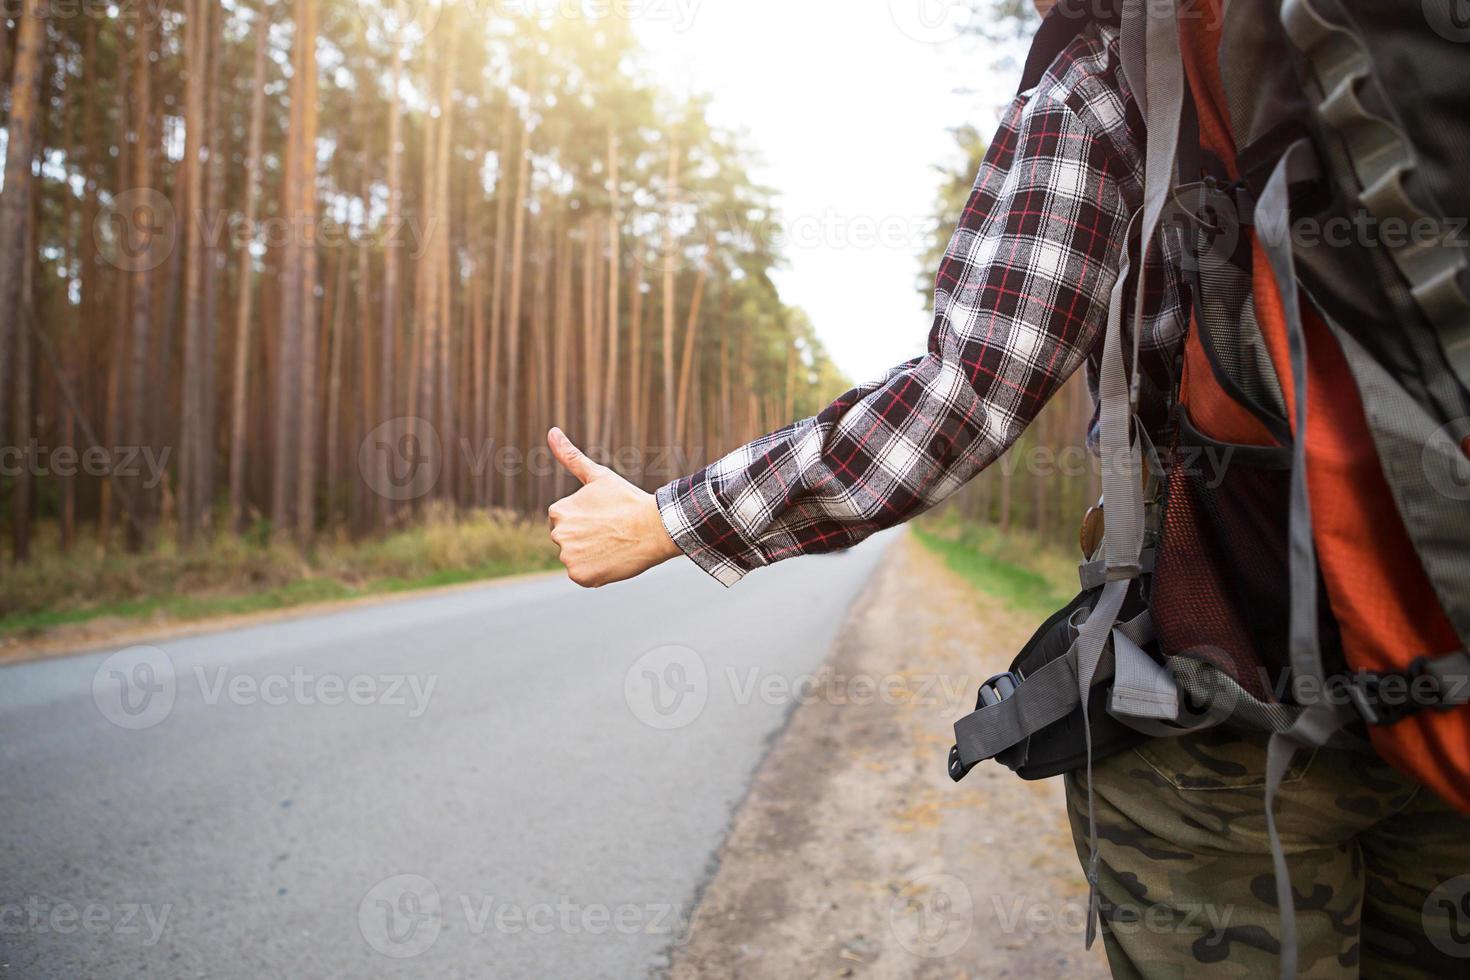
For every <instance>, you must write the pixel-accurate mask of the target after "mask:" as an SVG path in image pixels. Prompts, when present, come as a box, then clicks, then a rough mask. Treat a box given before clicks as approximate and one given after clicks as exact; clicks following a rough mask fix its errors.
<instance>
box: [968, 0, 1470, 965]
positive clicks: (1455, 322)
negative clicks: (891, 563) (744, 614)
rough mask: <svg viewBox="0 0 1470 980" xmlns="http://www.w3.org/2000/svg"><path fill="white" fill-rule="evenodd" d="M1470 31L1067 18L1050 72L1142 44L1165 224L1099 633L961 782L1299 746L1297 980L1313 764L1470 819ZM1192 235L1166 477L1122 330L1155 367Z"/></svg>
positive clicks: (984, 745) (1276, 766) (1284, 901)
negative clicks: (1098, 43) (1242, 740)
mask: <svg viewBox="0 0 1470 980" xmlns="http://www.w3.org/2000/svg"><path fill="white" fill-rule="evenodd" d="M1454 3H1455V0H1423V3H1422V5H1421V4H1412V5H1405V4H1383V3H1373V2H1370V0H1284V2H1278V0H1123V2H1122V3H1121V4H1120V5H1117V6H1114V7H1111V8H1109V7H1104V8H1101V9H1100V8H1098V7H1097V6H1096V5H1095V4H1094V5H1093V6H1092V7H1091V8H1090V9H1088V10H1085V11H1084V10H1083V9H1082V7H1083V4H1081V3H1076V4H1069V3H1066V2H1065V0H1064V2H1063V3H1060V4H1059V5H1058V7H1057V8H1055V9H1054V10H1053V11H1052V12H1051V13H1050V14H1049V15H1048V17H1047V20H1046V22H1045V23H1044V24H1043V27H1042V30H1041V31H1040V32H1039V33H1038V36H1037V42H1036V46H1035V47H1034V48H1033V52H1032V56H1031V57H1030V58H1028V63H1027V70H1028V73H1031V72H1033V71H1035V66H1036V65H1037V64H1040V65H1042V67H1043V68H1044V66H1045V64H1047V63H1049V62H1050V59H1051V58H1052V57H1055V55H1056V53H1057V52H1059V51H1060V50H1061V47H1062V46H1064V45H1065V44H1066V42H1067V41H1069V40H1070V38H1071V36H1073V35H1075V33H1076V31H1077V30H1079V29H1080V28H1081V26H1082V25H1083V24H1085V23H1086V22H1087V20H1088V19H1089V18H1093V17H1097V16H1104V17H1109V18H1111V17H1114V16H1116V17H1117V19H1118V23H1119V24H1120V33H1121V54H1122V62H1123V72H1124V76H1125V78H1126V80H1127V82H1128V85H1129V88H1130V89H1131V90H1132V91H1133V93H1134V95H1135V100H1136V101H1137V103H1138V105H1139V110H1140V112H1141V113H1142V114H1143V116H1144V119H1145V121H1146V127H1145V128H1146V132H1147V139H1148V145H1147V148H1146V151H1145V180H1144V202H1143V205H1142V207H1141V209H1140V210H1139V212H1138V214H1137V215H1135V217H1134V225H1135V227H1134V228H1133V229H1132V230H1131V231H1130V240H1133V239H1134V238H1135V237H1136V241H1137V243H1138V245H1136V246H1132V247H1130V248H1129V249H1127V250H1125V253H1124V256H1125V257H1124V268H1123V270H1122V272H1121V273H1120V275H1119V277H1118V280H1117V285H1116V286H1115V288H1114V292H1113V296H1112V302H1111V305H1110V310H1109V322H1108V327H1107V332H1106V334H1105V339H1104V347H1103V355H1102V363H1101V369H1100V380H1099V390H1098V394H1099V405H1100V407H1099V423H1098V427H1099V433H1100V443H1101V457H1102V466H1103V505H1102V511H1103V515H1104V520H1103V523H1104V532H1103V540H1102V543H1101V545H1100V546H1099V548H1098V550H1097V551H1096V552H1095V553H1094V554H1092V555H1090V556H1089V560H1088V561H1086V562H1085V563H1084V565H1083V567H1082V579H1083V585H1084V590H1085V591H1084V595H1085V596H1086V597H1087V598H1086V600H1085V602H1084V603H1083V605H1084V606H1085V607H1086V609H1087V610H1088V611H1087V613H1086V614H1085V616H1084V617H1079V616H1076V615H1072V616H1071V617H1070V618H1069V619H1068V620H1066V621H1064V622H1062V623H1060V625H1058V624H1057V623H1051V624H1049V627H1048V628H1047V629H1045V630H1043V631H1041V632H1039V633H1038V636H1037V637H1036V638H1034V639H1033V641H1032V643H1031V644H1028V646H1027V648H1026V649H1025V650H1023V652H1022V655H1021V657H1018V658H1017V663H1016V664H1013V666H1012V670H1011V671H1009V672H1008V673H1007V675H1004V676H1005V680H1004V681H1003V683H1002V684H1001V685H1000V687H1001V688H1003V689H1004V690H1005V691H1006V692H1007V693H1006V696H1003V697H1001V696H997V695H998V692H997V688H996V686H995V685H994V684H992V683H990V682H987V684H986V685H982V692H981V694H982V697H981V701H980V703H978V704H977V710H976V711H975V712H974V713H973V714H971V715H968V716H966V717H965V718H963V719H961V720H960V721H959V722H958V723H957V724H956V726H955V734H956V745H955V747H954V748H953V749H951V752H950V774H951V776H952V777H954V778H955V779H959V778H961V777H962V776H963V775H964V773H965V772H966V771H968V769H969V768H970V767H971V766H973V765H974V764H976V763H977V762H979V761H982V760H984V759H988V758H992V757H997V756H1000V757H1001V759H1002V761H1004V762H1005V763H1006V764H1008V765H1011V767H1012V768H1015V769H1017V770H1018V771H1021V772H1022V773H1023V775H1025V774H1027V772H1026V771H1027V768H1028V761H1027V760H1028V757H1029V756H1030V755H1031V753H1032V752H1039V753H1040V754H1041V755H1042V756H1043V757H1056V758H1067V759H1072V758H1073V757H1075V759H1076V760H1077V766H1076V767H1077V768H1081V767H1083V766H1085V767H1087V769H1088V775H1089V779H1088V783H1089V786H1090V784H1091V778H1090V776H1091V772H1090V769H1091V764H1092V761H1093V760H1094V759H1095V758H1098V757H1100V755H1098V754H1097V752H1096V751H1095V750H1097V749H1102V748H1106V749H1107V750H1109V751H1116V750H1117V749H1118V747H1119V746H1124V747H1126V745H1127V744H1130V743H1129V740H1128V739H1124V738H1119V737H1118V735H1117V731H1116V726H1117V725H1119V724H1121V725H1123V726H1125V727H1127V728H1130V729H1132V730H1134V731H1135V732H1137V733H1138V737H1140V738H1141V737H1145V736H1159V735H1170V734H1181V733H1184V732H1188V731H1195V730H1198V729H1199V728H1202V727H1206V726H1209V725H1217V724H1225V723H1229V724H1232V725H1244V726H1249V727H1253V728H1257V729H1264V730H1266V731H1269V732H1271V739H1270V748H1269V750H1268V760H1267V771H1268V779H1267V791H1266V808H1267V819H1268V826H1269V829H1270V831H1271V839H1272V844H1273V855H1274V857H1275V864H1276V878H1277V898H1278V904H1279V907H1280V909H1281V915H1282V950H1283V955H1282V972H1283V975H1286V976H1289V975H1293V974H1294V973H1295V941H1294V931H1295V929H1294V916H1293V913H1292V892H1291V888H1290V882H1289V880H1288V875H1287V869H1286V864H1285V858H1284V855H1283V853H1282V851H1281V848H1280V845H1279V840H1278V839H1277V836H1276V831H1275V822H1274V816H1273V813H1272V806H1273V803H1274V797H1275V793H1276V790H1277V788H1278V786H1279V784H1280V780H1281V778H1282V777H1283V775H1284V774H1285V771H1286V768H1287V766H1288V765H1289V762H1290V759H1291V757H1292V755H1293V753H1294V751H1295V750H1296V749H1297V748H1300V747H1316V746H1323V745H1347V744H1359V743H1360V742H1361V740H1363V739H1365V738H1366V739H1367V740H1368V741H1371V744H1372V745H1373V747H1374V748H1375V749H1376V750H1377V751H1378V753H1379V754H1380V755H1382V756H1383V757H1384V758H1385V759H1386V760H1388V761H1389V762H1391V763H1392V764H1393V765H1395V766H1396V767H1397V768H1399V769H1400V770H1402V771H1403V772H1405V773H1407V774H1408V775H1410V776H1411V777H1413V778H1414V779H1416V780H1418V781H1419V782H1421V783H1423V784H1425V785H1426V786H1428V787H1430V788H1431V789H1432V790H1434V791H1435V792H1436V793H1438V794H1439V795H1440V796H1442V797H1443V798H1444V799H1445V800H1446V801H1448V802H1449V803H1451V804H1453V805H1455V806H1456V807H1458V808H1459V809H1461V810H1464V811H1467V812H1470V710H1466V708H1465V705H1467V704H1470V654H1467V653H1466V650H1467V644H1470V248H1467V237H1470V236H1467V233H1466V229H1465V219H1464V218H1456V217H1455V216H1466V215H1470V180H1466V179H1464V178H1465V177H1466V176H1467V173H1466V170H1467V168H1466V165H1465V163H1464V161H1465V160H1466V159H1467V153H1470V114H1467V113H1466V112H1465V92H1466V86H1467V83H1470V44H1467V43H1466V42H1470V25H1464V24H1460V23H1459V22H1458V21H1456V20H1455V19H1454V17H1453V15H1452V8H1453V5H1454ZM1024 84H1025V82H1024V81H1023V85H1024ZM1134 233H1136V235H1135V234H1134ZM1164 235H1173V236H1176V244H1177V245H1179V246H1181V247H1182V250H1183V254H1184V255H1185V256H1186V261H1185V263H1184V273H1185V279H1186V280H1187V283H1188V286H1189V290H1190V294H1191V298H1192V303H1193V309H1192V311H1191V318H1190V327H1189V330H1188V332H1187V335H1186V338H1185V341H1184V344H1183V354H1182V357H1181V361H1182V363H1181V368H1180V371H1179V372H1178V373H1179V381H1178V388H1177V392H1176V395H1175V398H1174V399H1173V406H1174V411H1173V417H1172V424H1171V426H1170V428H1171V432H1170V434H1169V436H1170V438H1169V442H1168V444H1167V447H1166V448H1165V451H1164V452H1163V454H1162V455H1163V465H1161V466H1156V465H1155V464H1153V463H1152V462H1151V459H1152V458H1153V457H1154V453H1153V451H1152V448H1151V447H1150V445H1149V444H1148V440H1147V438H1146V437H1145V433H1144V432H1143V431H1142V427H1141V426H1139V425H1136V424H1134V416H1135V408H1136V390H1130V384H1129V368H1130V365H1129V362H1128V358H1127V357H1126V355H1125V350H1124V347H1125V344H1124V339H1123V338H1124V330H1123V317H1124V316H1125V315H1127V316H1131V317H1133V318H1134V330H1133V336H1134V337H1135V338H1136V337H1137V336H1138V330H1137V327H1138V323H1137V320H1138V318H1141V315H1142V313H1141V309H1140V306H1141V304H1140V302H1139V298H1140V297H1141V296H1142V295H1143V288H1144V284H1143V282H1142V281H1141V280H1142V278H1143V275H1142V272H1141V271H1140V272H1139V273H1138V274H1136V275H1134V276H1132V277H1130V275H1129V267H1130V265H1134V266H1136V267H1137V268H1138V269H1139V270H1142V269H1144V267H1145V264H1144V262H1143V261H1142V253H1141V249H1142V248H1143V247H1157V242H1158V240H1159V238H1160V237H1161V236H1164ZM1130 293H1131V298H1132V300H1133V302H1132V303H1131V304H1130V303H1129V299H1130ZM1136 356H1137V354H1136V346H1135V349H1134V354H1133V357H1134V360H1133V365H1134V366H1135V367H1136ZM1202 460H1213V461H1216V462H1219V461H1222V460H1223V461H1224V465H1222V466H1216V467H1207V466H1202V465H1200V464H1201V461H1202ZM1149 474H1155V476H1156V478H1146V477H1149ZM1140 610H1142V611H1140ZM1047 634H1049V635H1047ZM1058 634H1060V639H1059V637H1058ZM1059 642H1060V643H1063V644H1065V645H1066V647H1067V652H1066V653H1065V654H1064V655H1060V656H1051V657H1049V658H1046V660H1045V662H1044V663H1041V662H1040V661H1041V658H1039V657H1038V656H1037V650H1040V649H1042V648H1055V647H1056V646H1057V645H1058V643H1059ZM1043 667H1044V668H1046V669H1044V670H1043V669H1041V668H1043ZM1097 687H1103V688H1104V689H1106V690H1108V692H1109V693H1108V695H1107V696H1106V697H1105V698H1103V699H1099V698H1098V697H1097V696H1096V691H1095V688H1097ZM1099 707H1102V708H1103V711H1104V713H1105V714H1106V715H1107V719H1106V720H1105V721H1103V720H1102V719H1098V718H1096V716H1097V715H1098V713H1099V712H1098V708H1099ZM1098 733H1102V734H1103V735H1105V736H1106V737H1105V738H1095V736H1096V735H1098ZM1058 740H1064V741H1065V740H1070V741H1071V742H1073V743H1077V742H1080V749H1079V750H1078V751H1076V752H1072V753H1069V752H1066V751H1062V750H1060V749H1059V748H1058V745H1057V741H1058ZM1035 774H1037V775H1041V774H1045V773H1043V772H1040V771H1036V773H1035ZM1089 792H1090V791H1089ZM1088 809H1089V825H1090V831H1091V833H1092V841H1093V843H1092V847H1091V856H1090V859H1089V862H1088V865H1087V871H1088V878H1089V881H1090V882H1091V883H1092V885H1093V890H1094V896H1093V901H1092V910H1093V912H1092V915H1090V917H1089V923H1088V943H1089V945H1090V944H1091V942H1092V940H1093V938H1094V937H1095V934H1096V928H1095V926H1096V922H1095V911H1096V894H1095V893H1096V862H1097V848H1096V843H1095V842H1096V833H1095V828H1092V827H1091V802H1090V800H1089V807H1088Z"/></svg>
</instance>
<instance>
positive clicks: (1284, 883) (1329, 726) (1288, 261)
mask: <svg viewBox="0 0 1470 980" xmlns="http://www.w3.org/2000/svg"><path fill="white" fill-rule="evenodd" d="M1310 160H1311V148H1310V146H1309V145H1308V144H1307V142H1306V141H1305V140H1301V141H1298V142H1297V143H1294V144H1292V146H1291V147H1290V148H1288V149H1287V151H1286V153H1285V154H1283V155H1282V157H1281V160H1280V161H1279V162H1278V163H1277V164H1276V169H1275V170H1274V171H1272V173H1271V179H1270V180H1269V181H1267V182H1266V189H1265V191H1263V192H1262V194H1261V199H1260V201H1259V202H1258V204H1257V206H1256V228H1257V230H1258V232H1259V235H1258V240H1259V242H1260V244H1261V247H1262V248H1263V249H1264V250H1265V252H1266V257H1267V259H1268V261H1269V263H1270V266H1271V274H1272V276H1273V277H1274V278H1275V280H1276V287H1277V289H1278V290H1279V291H1280V293H1281V303H1282V308H1283V314H1284V317H1285V320H1286V330H1287V340H1288V347H1289V350H1290V354H1291V376H1292V389H1293V392H1294V399H1295V406H1294V408H1295V412H1294V415H1295V425H1294V427H1293V433H1294V438H1293V440H1292V470H1291V495H1290V515H1291V516H1290V526H1289V531H1288V536H1289V555H1288V557H1289V578H1290V588H1291V614H1290V626H1289V631H1288V638H1289V648H1290V658H1291V672H1292V683H1293V685H1294V691H1295V693H1296V695H1297V697H1296V700H1297V701H1298V702H1299V703H1301V702H1306V701H1308V700H1309V698H1310V699H1311V700H1312V701H1313V703H1310V704H1306V706H1305V708H1304V710H1303V711H1302V713H1301V714H1300V715H1299V716H1298V717H1297V719H1296V722H1295V723H1294V724H1293V725H1292V726H1291V728H1289V729H1288V730H1286V731H1284V732H1278V733H1276V734H1274V735H1272V736H1271V741H1270V742H1269V744H1268V747H1267V752H1266V830H1267V834H1268V836H1269V838H1270V844H1271V862H1272V864H1273V866H1274V868H1275V872H1276V903H1277V908H1278V910H1279V912H1280V915H1281V976H1282V977H1283V980H1289V978H1292V977H1295V976H1296V972H1297V934H1296V907H1295V895H1294V893H1293V891H1292V887H1291V872H1290V869H1289V868H1288V867H1287V864H1286V852H1285V850H1284V849H1283V848H1282V845H1281V835H1280V834H1279V833H1278V832H1277V827H1276V812H1275V811H1276V794H1277V791H1278V790H1279V789H1280V788H1281V781H1282V779H1283V778H1285V776H1286V770H1287V767H1288V766H1289V765H1290V763H1291V758H1292V756H1293V754H1294V753H1295V751H1296V750H1297V749H1298V748H1300V747H1307V748H1312V747H1316V746H1320V745H1325V744H1327V743H1328V742H1329V741H1331V740H1332V737H1333V735H1334V734H1335V733H1336V732H1337V731H1338V730H1340V729H1341V728H1342V727H1343V726H1344V725H1345V724H1347V723H1348V722H1349V721H1351V720H1352V717H1353V714H1352V709H1351V708H1350V707H1348V706H1346V705H1334V704H1332V703H1330V702H1328V701H1323V700H1321V699H1320V692H1321V691H1322V690H1323V684H1322V681H1323V675H1324V670H1323V666H1322V647H1321V643H1320V637H1319V636H1318V630H1317V549H1316V544H1315V542H1314V541H1313V540H1312V504H1311V496H1310V494H1309V489H1308V486H1307V346H1306V335H1305V334H1304V332H1303V330H1302V316H1301V300H1300V296H1299V294H1298V291H1297V284H1296V267H1295V263H1294V261H1293V259H1292V254H1291V238H1290V236H1289V234H1288V231H1287V225H1288V222H1289V221H1290V199H1289V195H1288V190H1287V188H1288V185H1289V184H1290V183H1291V182H1292V181H1293V180H1295V179H1297V178H1298V176H1299V174H1301V173H1302V172H1304V168H1305V167H1306V166H1307V165H1308V164H1309V163H1310ZM1312 692H1316V694H1315V696H1313V694H1312Z"/></svg>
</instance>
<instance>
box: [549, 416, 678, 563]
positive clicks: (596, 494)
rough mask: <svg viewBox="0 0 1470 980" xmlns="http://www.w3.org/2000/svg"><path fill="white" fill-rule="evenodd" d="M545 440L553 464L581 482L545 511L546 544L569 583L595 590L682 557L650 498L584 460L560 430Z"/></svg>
mask: <svg viewBox="0 0 1470 980" xmlns="http://www.w3.org/2000/svg"><path fill="white" fill-rule="evenodd" d="M546 441H547V443H548V444H549V445H550V446H551V452H552V455H554V456H555V457H556V459H557V462H559V463H561V465H563V466H565V467H566V468H567V470H568V472H570V473H571V474H572V476H575V477H576V478H577V479H578V480H580V481H581V482H582V489H580V490H578V491H577V492H576V493H574V494H572V495H571V496H570V497H566V498H563V499H562V500H558V501H557V502H556V503H554V504H552V505H551V508H550V509H549V510H548V511H547V512H546V513H547V516H548V517H549V518H550V519H551V540H552V541H555V542H556V544H557V547H559V548H560V549H561V563H562V564H563V565H565V566H566V567H567V576H568V577H569V578H570V579H571V580H572V581H573V582H576V583H577V584H578V585H581V586H584V587H586V588H589V589H595V588H597V587H598V586H601V585H608V584H611V583H613V582H621V581H623V580H624V579H630V578H632V577H633V576H635V575H639V574H642V573H643V572H646V571H648V570H649V569H650V568H652V567H653V566H655V565H657V564H660V563H661V562H665V561H668V560H669V559H670V558H674V557H676V556H678V555H680V554H682V553H683V552H681V551H680V550H679V546H678V545H676V544H675V543H674V539H673V538H671V537H669V532H668V531H666V530H664V522H663V520H662V519H661V518H660V517H659V515H658V503H657V501H655V500H654V498H653V494H651V493H646V492H645V491H643V490H640V489H638V488H637V487H635V486H633V484H631V483H629V482H628V481H627V480H625V479H623V478H622V477H621V476H618V475H617V474H616V473H614V472H613V471H612V470H610V469H608V468H607V467H606V466H603V465H602V464H600V463H595V462H593V461H592V460H591V459H589V458H587V456H586V455H585V454H584V453H583V452H582V450H580V449H578V448H577V447H576V446H574V445H572V441H571V440H570V439H568V438H567V437H566V435H565V434H564V433H563V432H562V431H561V430H560V429H556V428H553V429H552V430H551V431H550V432H548V433H547V434H546Z"/></svg>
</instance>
